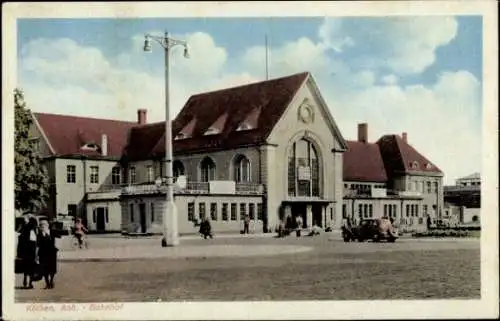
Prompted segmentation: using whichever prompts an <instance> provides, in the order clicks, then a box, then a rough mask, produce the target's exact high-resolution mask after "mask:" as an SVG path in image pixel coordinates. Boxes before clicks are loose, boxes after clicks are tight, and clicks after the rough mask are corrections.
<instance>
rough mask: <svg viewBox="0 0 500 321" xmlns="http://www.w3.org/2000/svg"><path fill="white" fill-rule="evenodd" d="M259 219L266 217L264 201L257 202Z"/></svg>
mask: <svg viewBox="0 0 500 321" xmlns="http://www.w3.org/2000/svg"><path fill="white" fill-rule="evenodd" d="M257 219H258V220H260V221H262V220H263V219H264V211H263V205H262V203H259V204H257Z"/></svg>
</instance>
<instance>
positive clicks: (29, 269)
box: [17, 216, 38, 289]
mask: <svg viewBox="0 0 500 321" xmlns="http://www.w3.org/2000/svg"><path fill="white" fill-rule="evenodd" d="M37 226H38V222H37V220H36V218H35V217H33V216H31V217H30V216H26V217H25V222H24V225H23V227H21V230H20V234H19V239H18V244H17V257H18V259H20V262H21V264H22V271H23V274H24V276H23V287H24V288H27V289H33V281H34V280H33V279H34V274H35V269H36V246H37Z"/></svg>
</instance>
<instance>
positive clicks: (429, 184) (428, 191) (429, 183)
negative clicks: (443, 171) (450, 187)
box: [427, 182, 432, 194]
mask: <svg viewBox="0 0 500 321" xmlns="http://www.w3.org/2000/svg"><path fill="white" fill-rule="evenodd" d="M427 193H428V194H430V193H432V191H431V182H427Z"/></svg>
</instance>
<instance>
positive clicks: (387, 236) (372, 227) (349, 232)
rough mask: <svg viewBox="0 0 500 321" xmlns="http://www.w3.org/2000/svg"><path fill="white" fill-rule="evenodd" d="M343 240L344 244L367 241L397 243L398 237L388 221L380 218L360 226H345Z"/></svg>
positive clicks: (361, 223) (366, 221) (365, 221)
mask: <svg viewBox="0 0 500 321" xmlns="http://www.w3.org/2000/svg"><path fill="white" fill-rule="evenodd" d="M342 238H343V239H344V242H350V241H355V240H357V241H358V242H364V241H365V240H372V241H374V242H379V241H382V240H386V241H388V242H395V241H396V239H397V238H398V236H397V234H396V232H395V231H394V229H393V227H392V224H391V222H390V221H389V220H388V219H385V218H379V219H364V220H362V221H361V222H360V224H359V225H358V226H353V227H348V226H343V227H342Z"/></svg>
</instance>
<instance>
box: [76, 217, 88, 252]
mask: <svg viewBox="0 0 500 321" xmlns="http://www.w3.org/2000/svg"><path fill="white" fill-rule="evenodd" d="M86 232H88V230H87V228H86V227H85V226H84V225H83V223H82V219H81V218H77V219H76V220H75V232H74V233H75V237H76V239H77V240H78V246H79V247H80V248H82V244H83V239H84V238H85V233H86Z"/></svg>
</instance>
